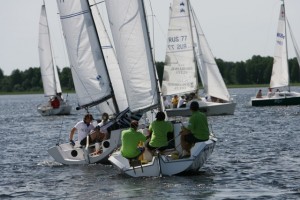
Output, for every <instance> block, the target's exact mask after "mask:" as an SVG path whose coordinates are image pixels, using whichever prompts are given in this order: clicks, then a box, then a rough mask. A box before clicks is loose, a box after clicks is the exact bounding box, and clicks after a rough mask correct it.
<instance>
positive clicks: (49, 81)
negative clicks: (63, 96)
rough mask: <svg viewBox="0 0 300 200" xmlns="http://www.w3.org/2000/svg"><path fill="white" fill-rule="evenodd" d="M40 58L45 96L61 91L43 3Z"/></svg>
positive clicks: (40, 27)
mask: <svg viewBox="0 0 300 200" xmlns="http://www.w3.org/2000/svg"><path fill="white" fill-rule="evenodd" d="M39 59H40V67H41V75H42V81H43V87H44V94H45V96H54V95H56V93H61V86H60V82H59V78H58V72H57V68H56V66H55V64H54V60H53V52H52V49H51V41H50V33H49V26H48V20H47V13H46V8H45V5H42V8H41V16H40V22H39Z"/></svg>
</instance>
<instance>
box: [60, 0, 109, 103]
mask: <svg viewBox="0 0 300 200" xmlns="http://www.w3.org/2000/svg"><path fill="white" fill-rule="evenodd" d="M57 5H58V8H59V13H60V19H61V23H62V28H63V32H64V36H65V41H66V47H67V51H68V55H69V60H70V64H71V70H72V76H73V81H74V85H75V90H76V95H77V99H78V103H79V106H80V107H86V106H92V105H96V104H98V103H101V102H103V101H105V100H107V99H109V98H110V97H112V96H113V90H112V87H111V84H110V79H109V76H108V71H107V68H106V64H105V60H104V57H103V54H102V51H101V46H100V42H99V38H98V35H97V31H96V28H95V26H94V21H93V18H92V14H91V11H90V8H89V4H88V1H87V0H77V1H70V0H69V1H61V0H57Z"/></svg>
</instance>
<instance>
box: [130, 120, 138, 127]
mask: <svg viewBox="0 0 300 200" xmlns="http://www.w3.org/2000/svg"><path fill="white" fill-rule="evenodd" d="M138 126H139V122H138V121H136V120H132V121H131V123H130V127H131V128H134V129H136V128H137V127H138Z"/></svg>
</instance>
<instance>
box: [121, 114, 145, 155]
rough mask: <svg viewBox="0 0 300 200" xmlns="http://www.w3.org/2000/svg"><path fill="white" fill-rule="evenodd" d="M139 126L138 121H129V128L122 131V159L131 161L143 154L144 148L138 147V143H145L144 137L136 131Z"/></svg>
mask: <svg viewBox="0 0 300 200" xmlns="http://www.w3.org/2000/svg"><path fill="white" fill-rule="evenodd" d="M138 126H139V123H138V121H135V120H133V121H131V123H130V128H129V129H127V130H124V131H122V136H121V141H122V146H121V154H122V156H123V157H125V158H128V159H132V158H137V157H138V156H140V155H141V154H142V153H143V152H144V150H145V149H144V148H141V147H138V145H139V143H140V142H145V141H146V136H144V135H143V134H142V133H141V132H138V131H137V128H138Z"/></svg>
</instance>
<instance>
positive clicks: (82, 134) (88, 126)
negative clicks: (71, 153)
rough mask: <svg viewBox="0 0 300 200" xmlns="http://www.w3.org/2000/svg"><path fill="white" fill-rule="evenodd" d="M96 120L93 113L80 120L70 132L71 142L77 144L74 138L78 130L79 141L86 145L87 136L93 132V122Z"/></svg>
mask: <svg viewBox="0 0 300 200" xmlns="http://www.w3.org/2000/svg"><path fill="white" fill-rule="evenodd" d="M93 120H94V118H93V115H91V114H89V113H88V114H86V115H85V116H84V118H83V120H81V121H79V122H78V123H77V124H76V125H75V126H74V127H73V128H72V130H71V132H70V138H69V139H70V144H71V145H73V146H74V145H75V142H74V140H73V137H74V134H75V132H76V131H77V132H78V141H79V142H80V145H86V137H87V135H88V134H89V133H90V132H91V130H93V129H94V126H93V124H92V123H91V122H92V121H93Z"/></svg>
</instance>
